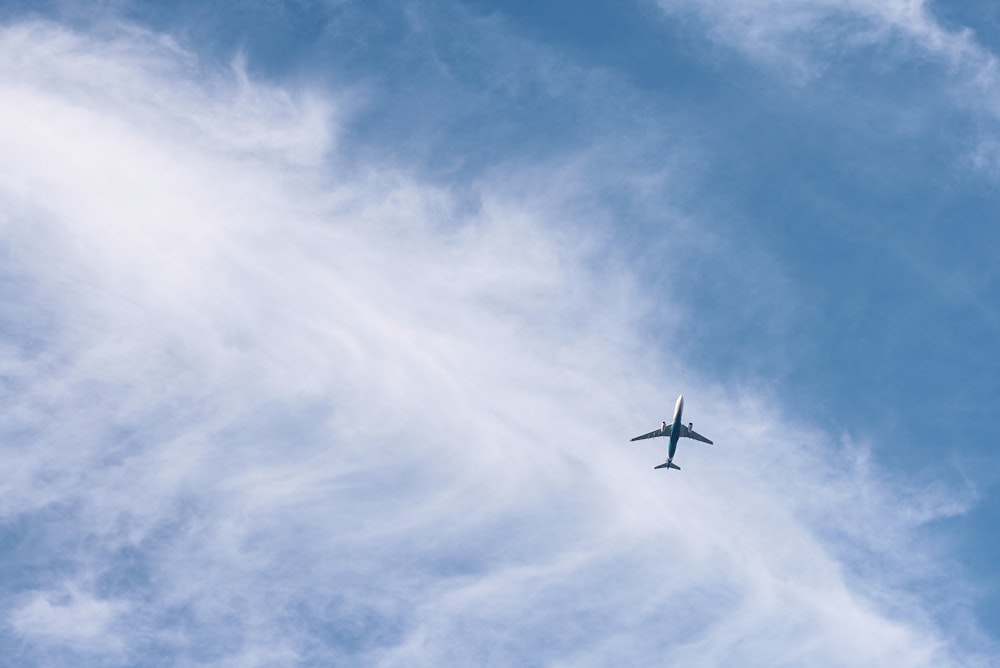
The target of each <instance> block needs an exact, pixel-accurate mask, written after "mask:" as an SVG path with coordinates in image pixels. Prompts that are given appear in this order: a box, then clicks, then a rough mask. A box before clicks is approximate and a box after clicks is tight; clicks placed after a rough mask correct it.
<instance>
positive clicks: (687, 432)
mask: <svg viewBox="0 0 1000 668" xmlns="http://www.w3.org/2000/svg"><path fill="white" fill-rule="evenodd" d="M681 436H683V437H684V438H693V439H694V440H696V441H701V442H702V443H708V444H709V445H714V444H713V443H712V441H710V440H708V439H707V438H705V437H704V436H702V435H701V434H699V433H698V432H696V431H694V430H692V429H688V428H687V427H685V426H684V425H681Z"/></svg>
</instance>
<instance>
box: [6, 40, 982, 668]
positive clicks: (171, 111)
mask: <svg viewBox="0 0 1000 668" xmlns="http://www.w3.org/2000/svg"><path fill="white" fill-rule="evenodd" d="M15 52H17V53H19V54H20V55H19V56H18V58H19V60H18V61H17V63H18V64H17V65H10V64H8V65H5V66H4V68H3V70H0V102H2V107H0V108H3V109H4V111H3V112H2V113H3V118H2V121H3V122H2V123H0V156H2V158H0V201H2V209H3V211H5V212H6V213H5V214H4V218H3V220H2V223H0V225H2V227H0V230H2V234H3V252H4V253H5V254H6V257H7V258H9V262H7V263H5V264H4V268H3V269H2V274H0V277H2V279H3V283H2V285H3V290H4V297H5V301H4V303H5V306H4V310H5V311H7V310H8V309H9V311H8V312H7V313H5V314H4V321H5V322H9V321H12V320H13V319H14V317H15V316H16V315H17V314H29V315H30V317H29V318H28V321H27V324H26V325H24V326H22V327H21V328H20V329H18V330H16V331H14V333H13V335H11V336H9V337H8V341H7V342H6V344H5V349H4V353H5V362H4V365H5V368H7V369H9V370H11V372H12V373H11V376H12V378H13V379H14V381H13V382H11V383H9V384H7V385H5V386H4V388H3V395H2V397H0V399H2V402H3V403H2V406H3V408H2V414H0V430H2V433H3V441H2V443H3V445H2V449H3V458H4V461H5V463H6V465H7V466H8V467H9V470H12V471H14V472H16V475H13V476H11V475H9V476H7V477H6V479H5V480H4V481H3V483H2V484H3V487H2V492H3V501H2V505H0V511H2V517H3V518H4V521H5V522H7V523H14V522H32V521H33V520H32V519H31V518H33V517H34V518H37V519H36V520H35V521H37V522H38V523H39V528H38V529H37V530H38V531H39V532H40V533H41V534H42V536H43V538H42V539H41V540H42V543H43V545H44V547H45V548H46V551H45V552H44V553H43V556H42V557H40V558H39V559H41V560H42V565H41V567H39V568H37V569H35V570H33V571H31V572H30V573H28V574H27V575H24V576H10V577H8V579H6V580H5V581H4V582H3V589H2V595H3V599H4V601H5V603H6V604H7V606H6V607H7V609H8V610H9V612H8V614H7V615H6V617H5V621H6V626H7V631H8V633H9V634H12V635H13V637H16V638H17V643H15V645H16V646H15V647H12V652H14V651H16V652H17V654H16V656H17V657H18V658H19V659H21V660H23V662H24V663H25V664H26V665H31V664H32V663H40V662H43V661H44V657H45V656H48V655H49V653H50V652H54V651H60V652H70V654H71V655H72V656H73V657H74V658H76V659H77V660H79V661H83V662H86V661H89V660H92V659H93V657H94V656H95V653H96V655H97V656H99V657H100V659H99V661H100V662H101V663H105V664H108V665H115V664H122V665H128V664H135V663H143V664H145V665H156V664H157V663H162V664H164V665H168V664H169V665H266V664H268V663H274V662H281V663H284V664H288V665H328V664H330V663H331V662H337V661H350V662H353V663H367V664H372V665H385V666H393V665H469V664H470V663H483V662H485V661H488V660H489V661H494V662H498V663H526V662H527V663H545V664H559V663H566V664H573V665H606V664H607V663H609V662H612V661H615V660H618V661H619V662H626V663H628V662H633V663H643V662H649V661H650V660H656V657H662V656H663V654H664V652H669V653H670V656H672V657H674V658H677V659H678V660H680V659H681V658H682V657H683V658H684V660H683V661H680V662H681V663H684V664H685V665H719V664H725V663H730V662H736V661H737V660H740V661H743V662H744V663H747V664H748V665H754V664H758V665H782V664H784V665H792V664H794V665H801V664H802V663H808V664H810V665H844V664H846V663H853V664H859V663H860V664H864V663H892V664H893V665H900V666H930V665H934V666H939V665H948V664H957V663H960V662H969V663H972V662H974V660H975V656H971V657H970V656H967V655H966V653H965V652H962V651H961V650H959V649H957V648H955V647H952V646H950V645H949V644H948V643H949V640H948V636H949V633H950V632H949V631H947V630H944V629H942V628H940V627H939V626H938V623H937V622H936V621H935V617H934V615H933V614H932V613H933V610H931V609H930V603H929V602H926V601H923V600H921V599H920V598H919V597H917V596H916V595H913V594H908V593H907V591H908V587H909V586H910V585H911V583H912V581H913V580H914V579H919V578H926V577H930V576H929V574H928V569H929V566H927V565H926V564H925V563H924V562H922V561H921V559H919V558H915V557H916V556H918V555H919V554H920V553H921V550H928V551H930V552H931V553H932V556H934V555H933V546H927V545H926V544H925V543H923V542H922V541H921V537H920V533H919V528H920V526H921V525H922V523H925V522H927V521H928V520H930V519H933V518H934V517H940V516H942V513H945V514H947V513H952V512H960V511H961V508H962V507H964V503H965V502H966V501H965V500H963V499H961V498H959V499H956V498H954V494H953V493H950V492H949V491H947V490H944V491H942V492H941V498H939V499H936V500H937V501H939V502H940V504H931V503H928V504H927V506H925V508H926V512H921V513H916V514H913V513H907V512H902V513H900V512H894V510H893V509H894V507H895V505H896V504H897V500H896V499H897V498H898V497H897V494H898V493H901V494H903V496H904V498H906V497H907V495H913V496H917V495H916V494H915V493H914V492H913V491H912V490H908V489H907V488H906V487H905V485H902V484H901V483H896V482H892V481H886V480H884V479H882V478H881V476H880V475H879V474H878V473H877V472H875V473H873V472H871V471H870V470H865V469H864V467H863V466H846V467H833V468H831V467H830V466H829V462H830V460H831V458H833V457H836V456H840V455H843V454H844V452H843V451H842V450H840V451H838V447H839V446H838V445H837V444H836V443H834V442H832V441H831V439H829V438H828V437H826V436H824V435H823V434H821V433H818V432H816V431H815V430H814V429H811V428H809V427H806V426H797V425H795V424H794V422H793V421H792V420H790V419H788V418H786V417H785V416H783V415H782V414H781V411H780V407H778V406H777V402H775V401H774V400H773V399H771V398H769V397H768V396H767V394H766V393H761V392H758V391H757V388H742V389H741V388H737V389H723V388H719V387H714V386H712V385H710V384H707V383H702V384H698V383H691V382H688V383H686V384H685V385H686V386H685V387H684V388H683V389H684V390H685V393H686V394H687V396H688V401H689V403H688V411H689V412H690V413H692V416H693V417H695V418H696V419H697V420H698V421H699V424H704V425H706V427H705V428H704V429H703V431H704V432H705V433H709V434H711V436H712V437H713V438H714V439H715V440H716V442H717V443H718V444H719V445H717V446H714V448H710V449H707V448H706V449H698V448H697V447H696V446H687V447H686V448H685V450H684V452H683V457H684V461H685V462H688V463H690V469H689V470H685V472H684V473H685V474H688V475H684V476H663V475H654V474H653V472H652V471H651V470H650V468H651V465H652V464H653V463H656V462H657V461H658V459H657V458H658V457H659V456H660V454H661V453H659V452H655V450H654V449H652V448H642V449H639V448H636V447H635V446H634V444H629V443H627V442H626V439H627V437H628V436H629V435H632V432H635V431H636V430H641V429H643V428H644V427H645V426H646V424H647V423H648V422H649V421H651V420H652V421H656V420H658V419H659V418H660V417H661V415H660V412H661V411H662V410H663V407H664V406H668V405H669V403H670V402H671V401H672V399H673V392H674V390H675V387H674V386H675V385H676V383H677V382H678V381H677V379H678V378H681V377H686V378H695V377H697V374H696V373H695V372H694V371H693V370H687V369H685V368H684V365H683V362H682V360H677V359H658V358H657V357H656V355H655V354H653V353H648V352H643V339H642V335H641V333H640V332H639V330H638V326H637V323H636V319H637V317H638V316H640V315H642V314H644V313H646V312H648V311H649V310H650V309H651V308H652V305H650V304H648V303H646V302H645V300H644V299H643V298H642V297H641V296H640V295H639V294H638V291H637V289H636V288H635V286H634V285H633V284H632V278H631V277H630V276H629V275H628V273H627V272H626V271H624V270H623V268H622V267H623V264H624V263H623V262H620V261H619V260H618V259H617V258H616V257H615V254H616V251H615V248H614V245H613V243H611V244H609V243H608V242H607V240H606V239H604V238H603V237H602V236H601V234H600V232H599V230H598V229H596V223H594V222H593V221H584V225H583V226H580V225H576V226H575V227H574V228H573V229H572V230H571V232H570V231H568V230H570V228H569V226H568V225H566V224H565V223H562V222H560V221H565V220H566V219H567V216H568V213H567V208H572V207H571V206H569V205H567V204H566V202H567V201H570V202H571V201H572V200H573V199H574V193H573V187H572V185H571V184H570V183H567V182H566V181H558V182H557V183H556V184H555V185H557V186H558V190H559V193H560V198H559V200H557V201H555V202H553V201H552V200H547V199H546V198H545V197H543V196H541V195H540V194H539V193H543V192H544V191H545V188H546V186H547V185H553V184H546V183H541V184H538V185H536V186H535V190H533V191H529V192H528V194H527V195H521V196H518V195H517V193H516V189H514V188H510V187H509V184H510V182H511V181H509V180H504V179H499V178H498V179H497V180H496V181H490V180H488V179H484V180H482V181H480V182H477V183H463V184H456V185H454V186H452V187H447V188H445V187H442V186H440V185H438V186H431V185H428V184H426V183H423V182H421V180H420V179H418V178H415V177H413V176H412V175H409V174H407V173H404V172H402V171H398V170H394V169H392V168H389V167H385V166H384V165H382V166H378V165H373V164H360V165H357V166H356V167H357V168H356V169H355V170H351V172H352V174H353V175H352V176H345V172H347V171H348V170H346V169H343V168H342V167H339V168H338V169H337V170H335V171H334V172H333V173H331V172H327V171H324V170H323V169H322V167H323V165H325V164H327V161H328V160H334V161H335V158H332V157H331V152H335V151H336V149H337V142H336V141H335V140H334V138H335V137H337V136H339V135H340V133H339V132H338V131H339V129H340V128H339V127H338V123H342V122H344V121H343V120H342V119H343V118H344V117H345V114H343V113H341V112H342V107H340V106H338V105H341V104H343V105H344V107H345V108H346V107H349V106H350V102H349V101H344V102H341V101H339V100H338V98H337V97H336V96H335V95H333V96H331V95H330V94H329V93H328V92H322V93H320V92H318V91H298V92H291V91H285V90H282V89H280V88H275V87H268V86H264V85H262V84H259V83H256V82H254V81H253V79H252V77H250V76H248V75H247V74H246V71H245V68H244V69H241V67H240V65H239V64H238V63H237V64H236V65H235V69H234V70H232V71H231V72H229V73H221V72H209V73H208V74H205V72H204V70H203V67H204V66H203V65H202V64H201V63H199V61H198V59H197V58H196V56H194V55H193V54H191V53H189V52H186V51H184V50H183V49H182V48H180V47H179V46H177V44H176V43H174V42H172V41H171V40H169V39H165V38H157V39H153V40H150V39H149V35H147V34H145V33H143V34H137V33H136V32H134V31H133V30H132V29H127V30H124V31H123V32H121V33H119V34H116V35H114V36H113V37H105V38H103V39H102V38H90V37H87V36H85V35H81V34H76V33H72V32H69V31H66V30H64V29H60V28H58V27H55V26H52V25H48V24H25V25H19V26H11V27H8V28H7V29H6V30H5V31H4V32H3V33H2V34H0V55H4V56H6V55H7V54H13V53H15ZM0 61H2V62H5V63H10V62H11V61H10V60H8V59H6V58H0ZM81 63H85V64H86V66H81ZM153 91H159V92H157V93H155V94H151V92H153ZM220 119H222V120H220ZM338 119H340V120H338ZM567 173H569V174H573V175H574V176H577V175H578V176H579V179H580V181H579V186H578V188H579V191H580V192H579V193H578V194H576V195H575V197H579V198H583V197H586V196H587V191H588V186H589V183H588V178H590V177H589V176H588V172H587V170H586V169H585V168H581V167H580V166H579V165H574V166H573V167H572V169H571V170H568V171H567V172H563V173H560V174H556V175H555V176H554V177H553V178H554V179H558V178H559V177H561V176H563V175H564V174H567ZM470 201H472V202H475V206H472V207H470V206H469V205H468V202H470ZM572 213H573V214H576V213H578V211H577V210H575V209H574V210H573V211H572ZM605 213H606V212H602V211H597V212H595V213H594V216H595V219H594V220H599V219H600V216H602V215H605ZM588 224H589V225H594V229H593V230H588V228H587V227H586V225H588ZM29 298H30V300H31V301H30V302H29V301H27V300H28V299H29ZM8 304H9V306H8ZM657 308H660V309H668V310H669V308H670V305H662V304H660V305H657ZM8 316H9V317H8ZM657 335H658V336H659V337H661V338H660V343H661V344H663V345H665V349H669V347H670V343H671V342H672V341H676V340H677V339H678V337H679V336H680V334H679V331H678V330H677V329H670V328H668V329H665V330H662V331H659V332H657ZM663 370H668V371H670V372H671V373H670V374H669V377H668V374H667V373H666V372H665V371H663ZM685 468H688V467H685ZM692 471H693V472H695V473H692ZM657 473H659V472H657ZM776 481H780V484H776ZM848 501H850V503H847V502H848ZM935 507H941V508H943V509H944V510H942V511H939V512H937V513H936V512H935V511H934V508H935ZM855 549H857V550H861V551H864V552H865V553H866V554H869V555H871V558H872V560H873V561H874V562H875V563H874V565H872V566H871V567H869V568H864V569H858V568H854V567H852V566H851V564H850V563H849V562H848V561H847V560H846V559H845V553H848V552H850V551H851V550H855ZM46 560H47V561H46ZM36 563H37V562H36ZM57 566H58V567H57ZM899 567H905V569H908V570H904V572H902V573H900V572H899V571H898V568H899ZM882 587H885V588H888V589H889V590H890V591H891V592H892V593H893V594H898V595H899V596H900V597H904V598H906V599H907V600H908V601H909V602H912V603H913V605H914V606H915V608H913V609H904V608H903V607H899V608H892V609H890V606H888V605H887V599H888V598H890V597H888V596H886V597H882V596H875V595H872V594H871V592H872V591H873V590H878V589H879V588H882ZM93 612H97V613H98V614H97V615H96V616H95V615H92V614H90V613H93ZM84 613H86V614H88V615H89V618H90V619H91V620H92V622H91V623H92V624H94V625H95V626H90V627H87V626H81V627H77V629H76V631H75V633H77V634H78V637H77V638H75V639H76V640H80V638H83V639H85V640H86V639H91V638H97V637H98V636H101V637H103V638H105V639H106V642H107V646H104V647H102V646H100V645H93V646H91V647H88V648H86V649H84V648H77V647H74V646H73V642H72V641H73V640H74V637H73V636H72V634H71V633H69V632H68V631H66V629H68V628H70V627H71V626H72V624H73V620H74V619H76V618H77V617H78V616H79V615H82V614H84ZM695 621H696V622H697V623H694V622H695ZM664 626H667V630H666V631H665V630H664ZM79 634H82V635H79Z"/></svg>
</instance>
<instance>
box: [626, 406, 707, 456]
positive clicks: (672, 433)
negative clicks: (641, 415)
mask: <svg viewBox="0 0 1000 668" xmlns="http://www.w3.org/2000/svg"><path fill="white" fill-rule="evenodd" d="M683 411H684V395H683V394H682V395H680V396H679V397H677V405H676V406H674V421H673V423H671V424H669V425H668V424H667V423H666V422H664V423H663V424H662V425H661V426H660V428H659V429H657V430H656V431H651V432H649V433H648V434H643V435H642V436H636V437H635V438H633V439H632V440H633V441H641V440H642V439H644V438H656V437H657V436H669V437H670V447H669V449H668V450H667V461H665V462H663V463H662V464H660V465H659V466H654V467H653V468H654V469H663V468H665V469H667V470H668V471H669V470H670V469H677V470H678V471H680V470H681V467H680V466H678V465H677V464H674V452H676V451H677V441H678V439H681V438H693V439H694V440H696V441H701V442H702V443H708V444H709V445H712V441H710V440H708V439H707V438H705V437H704V436H702V435H701V434H699V433H698V432H696V431H695V430H694V429H693V427H694V423H693V422H691V423H689V424H688V426H686V427H685V426H684V425H683V424H681V413H682V412H683Z"/></svg>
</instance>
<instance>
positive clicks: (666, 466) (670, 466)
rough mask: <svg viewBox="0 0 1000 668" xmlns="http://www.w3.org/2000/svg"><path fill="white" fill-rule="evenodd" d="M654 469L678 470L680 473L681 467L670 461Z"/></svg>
mask: <svg viewBox="0 0 1000 668" xmlns="http://www.w3.org/2000/svg"><path fill="white" fill-rule="evenodd" d="M653 469H654V470H655V469H677V470H678V471H680V470H681V467H680V466H678V465H677V464H674V463H673V462H672V461H670V460H669V459H668V460H667V461H665V462H663V463H662V464H660V465H659V466H654V467H653Z"/></svg>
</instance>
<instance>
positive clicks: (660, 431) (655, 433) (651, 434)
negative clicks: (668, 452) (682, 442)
mask: <svg viewBox="0 0 1000 668" xmlns="http://www.w3.org/2000/svg"><path fill="white" fill-rule="evenodd" d="M657 436H663V429H657V430H656V431H651V432H649V433H648V434H643V435H642V436H636V437H635V438H633V439H632V440H633V441H641V440H642V439H644V438H656V437H657Z"/></svg>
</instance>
